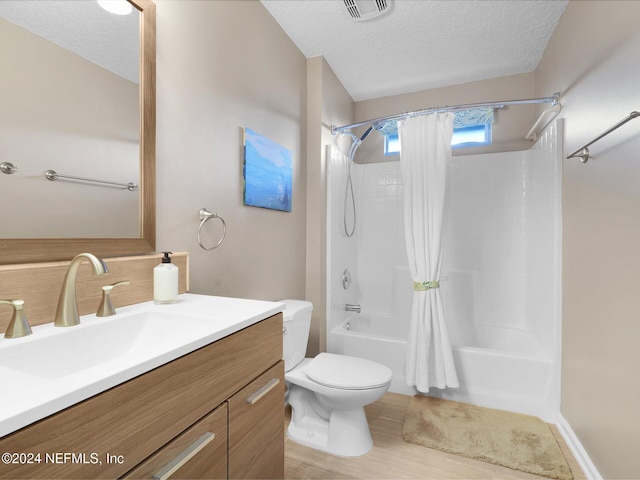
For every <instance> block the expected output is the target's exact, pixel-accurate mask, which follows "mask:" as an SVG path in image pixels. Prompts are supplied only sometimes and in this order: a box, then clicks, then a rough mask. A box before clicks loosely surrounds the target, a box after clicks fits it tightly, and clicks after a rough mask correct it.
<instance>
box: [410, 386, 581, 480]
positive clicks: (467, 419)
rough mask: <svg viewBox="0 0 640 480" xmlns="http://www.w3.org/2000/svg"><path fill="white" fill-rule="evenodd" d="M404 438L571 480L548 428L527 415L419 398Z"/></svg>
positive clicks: (452, 451) (460, 453)
mask: <svg viewBox="0 0 640 480" xmlns="http://www.w3.org/2000/svg"><path fill="white" fill-rule="evenodd" d="M402 436H403V437H404V439H405V440H406V441H407V442H411V443H415V444H417V445H422V446H424V447H429V448H435V449H437V450H442V451H444V452H448V453H454V454H456V455H462V456H465V457H469V458H474V459H476V460H482V461H485V462H489V463H493V464H496V465H502V466H505V467H509V468H512V469H514V470H520V471H523V472H527V473H533V474H535V475H542V476H545V477H549V478H556V479H559V480H571V479H572V478H573V475H572V474H571V469H570V468H569V465H567V462H566V460H565V458H564V456H563V454H562V451H561V450H560V447H559V446H558V443H557V442H556V439H555V438H554V436H553V434H552V433H551V430H550V429H549V426H548V425H547V424H546V423H544V422H543V421H542V420H540V419H539V418H537V417H532V416H529V415H521V414H519V413H511V412H505V411H502V410H494V409H490V408H483V407H476V406H474V405H468V404H466V403H459V402H453V401H450V400H442V399H439V398H434V397H428V396H424V395H416V396H414V397H412V398H411V402H410V404H409V409H408V410H407V415H406V417H405V419H404V427H403V429H402Z"/></svg>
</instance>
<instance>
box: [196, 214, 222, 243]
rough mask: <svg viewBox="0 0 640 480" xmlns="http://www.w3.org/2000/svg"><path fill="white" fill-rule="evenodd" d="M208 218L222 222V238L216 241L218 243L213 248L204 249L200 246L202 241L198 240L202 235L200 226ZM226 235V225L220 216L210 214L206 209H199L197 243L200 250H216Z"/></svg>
mask: <svg viewBox="0 0 640 480" xmlns="http://www.w3.org/2000/svg"><path fill="white" fill-rule="evenodd" d="M210 218H218V219H219V220H220V221H221V222H222V236H221V237H220V240H218V243H216V244H215V245H214V246H213V247H205V246H204V245H203V244H202V240H201V239H200V234H201V233H202V226H203V225H204V224H205V223H206V222H207V220H209V219H210ZM226 235H227V224H226V223H224V219H223V218H222V217H221V216H219V215H218V214H217V213H213V212H210V211H209V210H207V209H206V208H201V209H200V226H199V227H198V243H199V244H200V248H202V249H203V250H213V249H215V248H218V247H219V246H220V244H221V243H222V241H223V240H224V237H225V236H226Z"/></svg>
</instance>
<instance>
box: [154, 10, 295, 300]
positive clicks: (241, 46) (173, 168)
mask: <svg viewBox="0 0 640 480" xmlns="http://www.w3.org/2000/svg"><path fill="white" fill-rule="evenodd" d="M156 5H157V91H158V94H157V115H158V120H157V129H158V132H157V135H158V141H157V157H158V173H157V182H158V195H157V202H158V205H157V221H158V228H157V233H158V242H157V249H158V250H165V249H166V250H173V251H189V252H191V291H192V292H194V293H203V294H212V295H223V296H234V297H246V298H258V299H265V300H277V299H280V298H285V297H288V298H300V299H302V298H304V296H305V219H306V186H305V179H306V145H305V133H306V130H305V129H306V59H305V57H304V56H303V55H302V53H300V51H299V50H298V49H297V48H296V47H295V45H294V44H293V43H292V42H291V40H290V39H289V38H288V37H287V36H286V35H285V33H284V32H283V31H282V30H281V28H280V27H279V25H278V24H277V23H276V22H275V20H274V19H273V18H272V17H271V15H269V13H268V12H267V10H266V9H265V8H264V7H263V6H262V4H261V3H260V2H257V1H228V2H227V1H225V2H219V1H208V2H204V1H198V0H195V1H190V0H180V1H174V0H157V1H156ZM241 127H249V128H251V129H252V130H254V131H257V132H259V133H261V134H262V135H264V136H266V137H268V138H269V139H271V140H273V141H275V142H277V143H278V144H280V145H282V146H284V147H286V148H288V149H289V150H291V152H292V154H293V195H292V211H291V212H290V213H287V212H281V211H275V210H267V209H262V208H256V207H247V206H244V205H243V187H242V178H243V177H242V149H241V143H240V138H241V137H240V132H241V130H240V128H241ZM202 207H206V208H208V209H209V210H211V211H214V212H217V213H218V214H220V216H222V217H223V218H224V219H225V221H226V223H227V237H226V239H225V241H224V243H223V244H222V245H221V246H220V247H219V248H218V249H217V250H213V251H208V252H207V251H204V250H202V249H201V248H200V247H199V246H198V243H197V240H196V233H197V230H198V225H199V222H200V219H199V217H198V212H199V210H200V208H202ZM218 225H219V224H217V220H210V221H209V222H208V223H207V225H206V228H205V231H204V233H203V238H204V241H205V242H206V243H207V244H212V243H214V242H215V241H216V240H217V236H218V235H219V234H220V231H219V227H218ZM216 228H217V230H216Z"/></svg>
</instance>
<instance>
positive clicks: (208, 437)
mask: <svg viewBox="0 0 640 480" xmlns="http://www.w3.org/2000/svg"><path fill="white" fill-rule="evenodd" d="M214 438H216V435H215V433H212V432H207V433H205V434H203V435H202V436H201V437H200V438H198V439H197V440H196V441H195V442H193V443H192V444H191V445H189V446H188V447H187V448H185V449H184V450H183V451H182V453H180V455H178V456H177V457H176V458H174V459H173V460H171V461H170V462H169V463H167V464H166V465H165V466H164V468H162V469H161V470H159V471H158V472H157V473H155V474H154V475H153V480H167V479H168V478H169V477H170V476H171V475H173V474H174V473H176V471H177V470H178V469H180V468H181V467H182V466H183V465H184V464H185V463H187V462H188V461H189V460H191V459H192V458H193V457H195V456H196V455H197V454H198V453H199V452H200V451H201V450H202V449H203V448H204V447H206V446H207V445H209V444H210V443H211V442H212V441H213V439H214Z"/></svg>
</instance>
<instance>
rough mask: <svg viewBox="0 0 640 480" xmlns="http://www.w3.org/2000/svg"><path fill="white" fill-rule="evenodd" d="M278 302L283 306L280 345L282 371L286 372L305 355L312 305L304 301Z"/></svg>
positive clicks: (289, 300) (287, 300)
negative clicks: (282, 360)
mask: <svg viewBox="0 0 640 480" xmlns="http://www.w3.org/2000/svg"><path fill="white" fill-rule="evenodd" d="M279 302H280V303H284V304H285V309H284V311H283V312H282V315H283V320H284V325H283V330H282V332H283V338H282V344H283V357H284V369H285V371H286V372H288V371H289V370H291V369H292V368H293V367H295V366H296V365H298V364H299V363H300V362H301V361H302V360H303V359H304V357H305V355H306V354H307V342H308V340H309V328H310V327H311V311H312V310H313V305H312V304H311V303H310V302H306V301H304V300H291V299H285V300H279Z"/></svg>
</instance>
